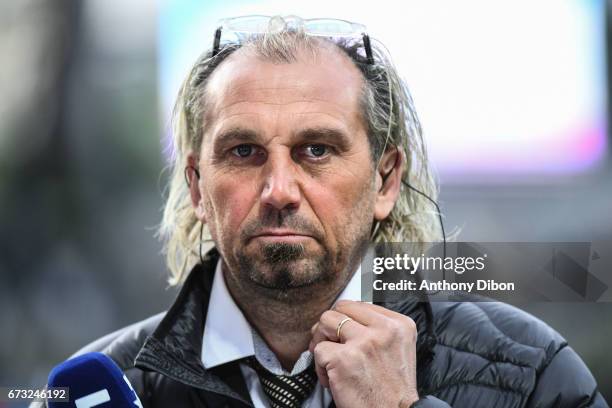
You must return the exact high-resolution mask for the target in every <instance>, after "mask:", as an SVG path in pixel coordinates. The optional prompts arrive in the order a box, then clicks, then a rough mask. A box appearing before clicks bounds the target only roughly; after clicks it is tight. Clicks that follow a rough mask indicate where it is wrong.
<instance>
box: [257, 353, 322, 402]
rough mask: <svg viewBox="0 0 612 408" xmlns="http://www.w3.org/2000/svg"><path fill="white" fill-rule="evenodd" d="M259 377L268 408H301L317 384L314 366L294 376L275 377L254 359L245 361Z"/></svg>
mask: <svg viewBox="0 0 612 408" xmlns="http://www.w3.org/2000/svg"><path fill="white" fill-rule="evenodd" d="M246 362H247V364H248V365H249V366H251V367H252V368H253V369H254V370H255V371H256V372H257V375H258V376H259V382H260V383H261V386H262V388H263V390H264V392H265V393H266V396H267V397H268V400H269V401H270V408H301V407H302V403H303V402H304V401H305V400H306V399H307V398H308V396H309V395H310V394H311V393H312V390H313V389H314V387H315V384H316V382H317V376H316V374H315V369H314V365H312V364H311V365H310V367H308V368H307V369H306V370H304V371H302V372H301V373H299V374H296V375H292V376H289V375H276V374H272V373H271V372H269V371H268V370H266V369H265V368H264V367H263V366H262V365H261V364H260V363H259V361H257V359H256V358H254V357H251V358H248V359H247V361H246Z"/></svg>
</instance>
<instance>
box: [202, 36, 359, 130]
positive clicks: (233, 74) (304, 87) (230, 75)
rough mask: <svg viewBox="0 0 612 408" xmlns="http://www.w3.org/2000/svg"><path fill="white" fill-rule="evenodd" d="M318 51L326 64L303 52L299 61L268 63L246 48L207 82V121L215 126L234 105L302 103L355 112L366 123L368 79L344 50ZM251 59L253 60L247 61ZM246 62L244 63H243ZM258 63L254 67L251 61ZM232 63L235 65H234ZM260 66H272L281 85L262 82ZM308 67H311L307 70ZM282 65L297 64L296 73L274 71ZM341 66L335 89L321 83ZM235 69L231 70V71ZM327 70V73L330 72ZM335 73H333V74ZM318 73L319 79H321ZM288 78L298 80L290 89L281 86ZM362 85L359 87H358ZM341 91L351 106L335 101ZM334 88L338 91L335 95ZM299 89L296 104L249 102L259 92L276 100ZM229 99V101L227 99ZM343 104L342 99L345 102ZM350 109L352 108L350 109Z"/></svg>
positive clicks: (229, 60)
mask: <svg viewBox="0 0 612 408" xmlns="http://www.w3.org/2000/svg"><path fill="white" fill-rule="evenodd" d="M319 48H320V49H317V53H319V52H325V54H327V55H329V56H330V58H328V59H327V60H325V61H322V60H323V59H322V58H313V57H312V54H304V53H302V52H300V53H299V54H298V55H297V57H296V59H295V61H292V62H290V63H278V62H277V63H274V62H271V61H268V60H265V59H263V58H262V57H259V56H257V55H256V54H255V56H253V55H254V54H253V51H249V52H248V53H246V52H243V51H244V50H245V49H239V50H238V51H236V52H235V53H233V54H232V55H230V56H229V57H228V58H227V59H226V60H225V61H223V62H222V63H221V64H220V66H219V67H217V69H216V70H215V72H213V74H212V75H211V78H210V80H209V81H207V84H206V85H205V86H206V89H205V93H206V95H207V97H206V99H207V100H208V102H209V109H206V117H205V118H206V121H207V122H208V124H209V125H212V124H213V123H214V122H216V120H217V119H219V118H220V116H222V115H220V113H221V111H224V110H227V109H230V108H231V107H232V106H237V105H239V104H240V103H265V104H268V105H270V106H281V105H292V104H299V103H304V104H308V103H317V102H323V103H326V104H331V105H332V106H340V108H341V109H340V110H338V111H339V112H342V111H352V113H354V114H355V115H356V116H354V117H357V119H358V121H359V122H360V123H363V121H364V118H363V112H362V107H361V95H362V91H363V85H364V78H363V75H362V74H361V72H360V71H359V69H358V68H357V67H356V66H355V64H354V63H353V61H352V60H351V59H350V57H348V56H347V55H345V54H344V53H342V52H341V50H339V49H336V48H335V47H332V48H329V47H319ZM248 57H251V58H250V59H247V58H248ZM240 59H243V61H240ZM251 61H254V64H253V63H251V64H250V62H251ZM230 64H231V65H230ZM256 64H269V65H272V66H273V67H272V70H271V71H272V73H271V75H272V76H271V78H272V79H273V80H274V81H275V82H276V81H278V82H279V86H270V85H268V84H267V83H266V82H265V80H263V79H260V77H259V76H260V73H259V72H258V70H257V69H255V68H256V67H253V65H256ZM296 64H301V65H302V66H301V67H296ZM304 64H306V65H308V66H309V67H306V68H305V67H304ZM279 65H287V66H290V65H293V66H294V67H293V70H292V71H289V72H287V73H284V74H283V73H282V72H281V73H279V72H278V71H274V68H275V67H278V66H279ZM338 66H340V67H341V69H342V71H343V75H340V76H337V75H335V76H334V82H333V83H332V85H331V86H326V84H325V83H324V82H325V81H321V75H323V76H325V75H326V74H327V75H333V74H334V73H335V72H336V71H337V70H336V69H333V70H332V67H338ZM230 67H231V68H230ZM310 67H312V71H314V70H318V72H316V73H315V74H313V75H309V73H310V72H311V69H310ZM326 71H327V72H326ZM330 72H331V73H330ZM317 74H318V76H317ZM287 77H288V78H289V79H290V80H291V79H292V78H297V79H298V80H299V81H298V83H297V84H296V85H295V86H294V85H290V86H281V85H283V83H282V81H283V80H285V81H286V79H287ZM338 80H340V81H341V82H342V84H344V85H346V86H343V85H342V84H340V85H338ZM356 84H358V85H357V86H355V85H356ZM339 88H340V89H341V92H342V93H343V94H344V95H345V97H344V98H343V100H344V102H349V103H350V105H353V106H350V107H349V106H347V105H346V104H345V103H338V102H332V101H335V100H337V98H335V97H336V96H337V95H338V92H337V91H338V89H339ZM334 89H335V91H336V92H334ZM289 90H292V91H293V90H295V91H296V93H295V95H289V96H290V97H291V98H300V97H301V98H303V99H300V100H296V101H289V102H288V101H283V100H279V101H278V102H273V101H269V100H266V101H264V100H259V99H256V100H249V98H250V97H251V96H252V95H253V94H254V93H257V92H262V91H263V92H264V93H266V94H271V95H272V96H273V97H275V98H279V99H282V98H283V97H286V96H287V95H285V94H286V92H283V91H289ZM321 92H322V93H323V95H325V94H329V95H330V98H329V99H327V98H325V97H316V96H317V95H321ZM243 93H244V94H245V95H244V97H243V98H238V100H237V101H235V102H234V101H232V100H231V99H232V97H236V96H240V94H243ZM228 97H229V99H230V100H229V101H228V100H227V99H228ZM341 102H342V99H341ZM220 103H225V104H224V105H223V106H219V104H220ZM347 108H348V109H347ZM319 113H323V114H326V115H329V116H331V117H332V118H334V119H335V120H338V119H339V118H337V117H334V115H333V114H330V113H329V112H319ZM350 116H352V115H345V117H350Z"/></svg>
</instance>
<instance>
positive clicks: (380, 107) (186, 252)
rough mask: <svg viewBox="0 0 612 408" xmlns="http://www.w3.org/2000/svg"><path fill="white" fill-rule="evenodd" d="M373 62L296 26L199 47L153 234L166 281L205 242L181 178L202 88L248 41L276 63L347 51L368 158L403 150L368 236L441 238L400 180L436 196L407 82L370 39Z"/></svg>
mask: <svg viewBox="0 0 612 408" xmlns="http://www.w3.org/2000/svg"><path fill="white" fill-rule="evenodd" d="M371 44H372V52H373V56H374V61H375V63H374V64H368V62H367V60H366V58H365V57H364V56H363V44H362V43H361V39H359V40H340V41H338V40H333V39H325V38H321V37H313V36H309V35H307V34H305V33H304V32H301V31H294V30H292V31H282V32H275V33H266V34H261V35H257V36H252V37H250V38H248V39H245V40H244V41H241V43H240V44H228V45H226V46H224V47H223V48H221V49H220V50H219V52H218V53H217V54H216V55H214V56H213V55H212V50H208V51H207V52H205V53H204V54H202V55H201V56H200V57H199V58H198V59H197V61H196V62H195V64H194V66H193V68H192V69H191V71H190V72H189V74H188V75H187V78H186V79H185V80H184V82H183V84H182V86H181V88H180V90H179V93H178V96H177V99H176V104H175V107H174V112H173V117H172V151H171V162H170V165H169V168H170V172H171V174H170V181H169V184H168V187H167V190H166V194H167V197H166V202H165V206H164V210H163V218H162V222H161V224H160V226H159V229H158V236H159V238H160V239H161V240H162V241H163V245H164V247H163V248H164V254H165V256H166V262H167V265H168V268H169V270H170V273H171V276H170V278H169V282H170V284H171V285H177V284H180V283H182V281H183V280H184V278H185V277H186V275H187V273H188V272H189V270H190V269H191V268H192V267H193V266H194V265H195V264H196V263H197V262H199V260H200V247H201V240H203V241H207V242H210V241H211V238H210V234H209V232H208V228H207V226H206V225H202V224H201V222H200V221H199V220H198V219H197V218H196V216H195V212H194V209H193V207H192V203H191V196H190V193H189V188H188V185H187V183H186V180H185V168H186V166H187V156H188V154H189V153H190V152H194V151H199V149H200V146H201V143H202V135H203V134H204V129H205V128H206V126H207V122H206V117H207V115H206V112H207V109H208V106H209V103H208V100H207V94H206V92H205V88H206V84H207V82H208V79H209V78H210V76H211V74H212V73H213V72H214V70H215V69H216V68H217V67H218V66H219V65H220V64H221V63H222V62H223V61H224V60H225V59H226V58H227V57H228V56H229V55H231V54H232V53H233V52H235V51H236V50H238V49H239V48H245V47H248V48H249V49H250V50H251V51H252V52H254V58H255V57H257V58H263V59H266V60H269V61H272V62H275V63H292V62H294V61H296V60H297V56H298V53H299V52H301V51H307V52H311V53H312V54H313V55H314V54H316V53H317V50H320V49H321V48H323V47H336V48H337V49H338V50H341V51H342V52H344V53H346V55H348V56H349V57H350V58H351V59H352V60H353V62H354V63H355V65H356V66H357V67H358V69H359V70H360V71H361V73H362V74H363V77H364V86H363V90H362V100H361V108H362V110H363V112H362V113H363V117H364V118H365V122H366V123H367V127H368V129H367V133H368V138H369V142H370V147H371V149H370V150H371V153H372V154H371V156H372V164H373V165H376V164H378V161H379V159H380V157H381V155H382V153H383V152H384V151H385V150H386V149H390V148H398V149H401V151H403V153H404V154H405V157H406V159H407V160H406V161H407V163H406V167H405V169H404V173H403V175H402V179H403V181H404V183H402V186H401V192H400V196H399V198H398V200H397V202H396V204H395V206H394V208H393V210H392V211H391V214H390V215H389V216H388V217H387V218H386V219H385V220H383V221H382V222H380V223H375V224H374V223H373V225H372V237H371V240H372V242H412V243H417V244H418V243H426V242H435V241H438V240H439V239H440V238H441V235H440V228H439V225H438V223H437V217H438V213H437V212H436V210H435V207H433V205H432V203H431V202H429V200H427V199H426V198H425V197H423V196H422V195H421V194H415V192H414V191H411V189H410V188H408V186H406V185H405V183H408V184H410V186H412V187H414V188H416V189H418V190H420V191H421V192H423V193H425V194H427V195H428V196H429V197H430V198H431V199H433V200H437V195H438V189H437V183H436V181H435V179H434V177H433V176H432V172H431V170H430V168H429V161H428V158H427V150H426V147H425V143H424V141H423V135H422V130H421V124H420V123H419V119H418V117H417V113H416V111H415V108H414V103H413V101H412V97H411V96H410V92H409V90H408V87H407V86H406V83H405V82H404V81H403V80H402V79H401V78H400V76H399V74H398V72H397V70H396V69H395V67H394V66H393V63H392V61H391V59H390V57H389V55H388V53H387V52H386V49H385V47H384V46H383V45H382V44H381V43H379V42H377V41H372V43H371Z"/></svg>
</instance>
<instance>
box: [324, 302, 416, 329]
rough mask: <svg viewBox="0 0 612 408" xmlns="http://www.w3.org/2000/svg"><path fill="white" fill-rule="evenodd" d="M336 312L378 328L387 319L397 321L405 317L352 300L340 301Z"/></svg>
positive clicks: (335, 307)
mask: <svg viewBox="0 0 612 408" xmlns="http://www.w3.org/2000/svg"><path fill="white" fill-rule="evenodd" d="M334 310H336V311H338V312H340V313H344V314H345V315H347V316H349V317H351V318H353V319H355V320H357V321H359V322H360V323H362V324H363V325H365V326H378V325H380V324H382V323H383V322H384V320H385V318H390V319H397V318H403V317H404V316H403V315H401V314H400V313H397V312H394V311H392V310H389V309H385V308H384V307H382V306H378V305H373V304H370V303H365V302H355V301H351V300H341V301H339V302H338V303H336V305H335V306H334Z"/></svg>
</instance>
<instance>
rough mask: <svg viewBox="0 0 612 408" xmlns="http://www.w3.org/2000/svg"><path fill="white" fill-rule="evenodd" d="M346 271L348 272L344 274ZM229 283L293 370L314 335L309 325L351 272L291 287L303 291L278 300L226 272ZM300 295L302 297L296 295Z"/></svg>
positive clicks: (239, 302)
mask: <svg viewBox="0 0 612 408" xmlns="http://www.w3.org/2000/svg"><path fill="white" fill-rule="evenodd" d="M225 268H226V266H225V265H224V269H225ZM344 275H346V274H344ZM224 276H225V280H226V284H227V287H228V289H229V291H230V293H231V295H232V297H233V298H234V301H235V302H236V304H237V305H238V307H239V308H240V309H241V310H242V313H244V315H245V317H246V318H247V320H248V321H249V323H250V324H251V325H252V326H253V327H254V328H255V329H256V330H257V331H258V333H259V334H260V335H261V337H262V338H263V339H264V340H265V342H266V344H267V345H268V347H270V349H271V350H272V352H273V353H274V354H275V355H276V357H277V358H278V360H279V362H280V363H281V365H282V366H283V368H284V369H285V370H287V371H291V370H292V368H293V366H294V365H295V363H296V361H297V360H298V358H299V357H300V355H301V354H302V353H303V352H304V351H305V350H307V349H308V344H309V343H310V340H311V338H312V335H311V332H310V329H311V328H312V326H313V325H314V324H315V323H316V322H317V321H318V320H319V318H320V317H321V314H323V312H325V311H326V310H328V309H330V308H331V306H332V304H333V302H334V300H335V299H336V298H337V296H338V294H339V293H340V292H341V291H342V289H343V288H344V286H346V283H347V282H348V279H350V277H351V274H348V276H342V277H340V278H341V279H338V280H337V282H334V284H329V283H327V284H325V285H324V286H325V287H322V286H323V285H318V286H317V287H308V288H299V289H291V290H292V291H298V290H299V291H300V293H295V296H291V295H289V296H283V299H281V300H279V299H276V298H273V297H268V296H261V295H260V294H259V293H258V292H257V291H256V290H253V288H251V287H250V286H248V285H244V284H241V283H242V282H236V281H234V279H232V276H233V274H231V273H229V274H228V273H224ZM296 298H299V301H295V300H294V299H296Z"/></svg>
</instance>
